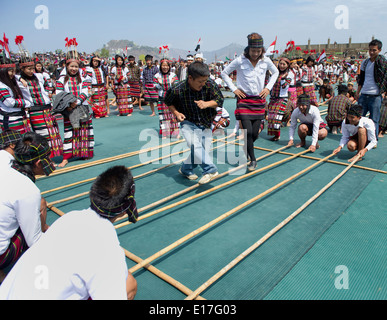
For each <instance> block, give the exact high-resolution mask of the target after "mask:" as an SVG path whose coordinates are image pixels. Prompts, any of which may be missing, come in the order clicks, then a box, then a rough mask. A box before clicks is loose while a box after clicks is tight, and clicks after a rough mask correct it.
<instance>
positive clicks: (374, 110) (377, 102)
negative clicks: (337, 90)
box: [357, 94, 382, 138]
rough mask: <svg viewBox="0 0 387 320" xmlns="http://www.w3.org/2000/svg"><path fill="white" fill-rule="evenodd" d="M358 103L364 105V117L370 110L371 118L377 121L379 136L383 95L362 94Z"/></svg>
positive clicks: (376, 129)
mask: <svg viewBox="0 0 387 320" xmlns="http://www.w3.org/2000/svg"><path fill="white" fill-rule="evenodd" d="M357 103H358V104H359V105H361V106H362V107H363V117H364V116H365V115H366V114H367V112H368V111H369V112H370V118H371V119H372V120H373V122H374V123H375V131H376V132H375V134H376V138H377V137H378V134H379V120H380V108H381V106H382V96H381V95H378V96H376V95H370V94H361V95H360V97H359V101H358V102H357Z"/></svg>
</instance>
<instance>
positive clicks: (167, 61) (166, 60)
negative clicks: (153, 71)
mask: <svg viewBox="0 0 387 320" xmlns="http://www.w3.org/2000/svg"><path fill="white" fill-rule="evenodd" d="M164 62H166V63H167V64H168V66H169V70H168V72H166V73H164V72H163V69H162V68H161V65H162V64H163V63H164ZM170 72H171V63H170V62H169V60H168V59H161V61H160V73H161V74H168V73H170Z"/></svg>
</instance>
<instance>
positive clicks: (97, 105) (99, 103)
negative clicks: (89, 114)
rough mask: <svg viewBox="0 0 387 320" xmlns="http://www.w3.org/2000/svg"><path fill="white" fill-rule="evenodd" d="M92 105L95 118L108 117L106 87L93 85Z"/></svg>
mask: <svg viewBox="0 0 387 320" xmlns="http://www.w3.org/2000/svg"><path fill="white" fill-rule="evenodd" d="M91 92H92V95H91V97H90V105H91V108H92V109H93V113H94V116H95V117H99V118H100V117H106V116H107V108H106V87H105V85H93V86H92V88H91Z"/></svg>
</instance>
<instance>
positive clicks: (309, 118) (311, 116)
mask: <svg viewBox="0 0 387 320" xmlns="http://www.w3.org/2000/svg"><path fill="white" fill-rule="evenodd" d="M297 120H300V122H301V123H312V124H313V133H312V146H315V145H316V144H317V141H318V130H319V127H320V123H321V122H324V121H323V120H322V119H321V115H320V110H319V109H318V108H317V107H316V106H313V105H311V106H310V109H309V112H308V113H307V114H306V115H304V114H303V113H302V112H301V111H300V109H299V108H296V109H294V111H293V112H292V116H291V118H290V127H289V140H293V138H294V132H295V131H296V128H297Z"/></svg>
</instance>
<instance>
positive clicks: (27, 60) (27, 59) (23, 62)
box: [15, 36, 35, 67]
mask: <svg viewBox="0 0 387 320" xmlns="http://www.w3.org/2000/svg"><path fill="white" fill-rule="evenodd" d="M23 40H24V37H23V36H16V38H15V44H16V45H17V46H18V48H19V53H20V62H19V66H20V67H31V66H34V65H35V62H34V60H33V59H32V56H31V55H30V53H29V52H28V50H27V49H26V48H24V46H23V43H22V42H23Z"/></svg>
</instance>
